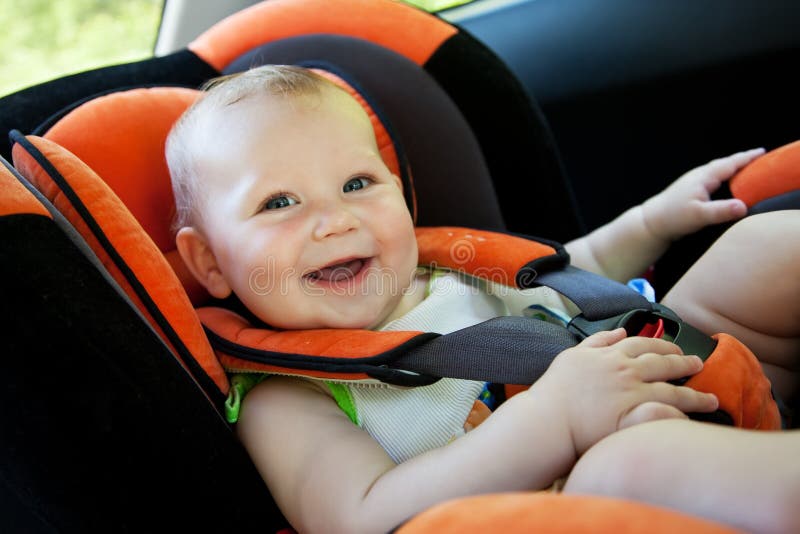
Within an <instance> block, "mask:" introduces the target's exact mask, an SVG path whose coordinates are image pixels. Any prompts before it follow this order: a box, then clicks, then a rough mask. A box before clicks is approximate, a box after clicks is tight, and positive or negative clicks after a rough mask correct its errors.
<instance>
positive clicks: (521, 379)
mask: <svg viewBox="0 0 800 534" xmlns="http://www.w3.org/2000/svg"><path fill="white" fill-rule="evenodd" d="M577 342H578V340H577V338H576V337H575V336H573V335H572V334H571V333H569V332H568V331H567V330H566V329H565V328H564V327H561V326H557V325H553V324H550V323H546V322H544V321H539V320H536V319H530V318H526V317H497V318H495V319H490V320H488V321H485V322H483V323H479V324H477V325H474V326H470V327H467V328H464V329H462V330H457V331H455V332H451V333H449V334H447V335H445V336H440V337H438V338H436V339H433V340H431V341H428V342H427V343H425V344H424V345H421V346H419V347H416V348H414V349H412V350H410V351H408V352H407V353H406V354H405V355H404V356H403V357H402V358H400V359H399V360H398V361H397V362H396V363H395V364H394V365H393V366H394V367H398V368H402V369H406V370H409V371H414V372H418V373H422V374H427V375H433V376H448V377H454V378H464V379H467V380H485V381H489V382H499V383H503V384H533V383H534V382H535V381H536V380H537V379H538V378H539V377H540V376H541V375H542V374H543V373H544V372H545V371H546V370H547V368H548V367H549V366H550V363H551V362H552V361H553V358H555V357H556V356H557V355H558V354H559V353H560V352H561V351H563V350H564V349H567V348H569V347H572V346H574V345H575V344H576V343H577Z"/></svg>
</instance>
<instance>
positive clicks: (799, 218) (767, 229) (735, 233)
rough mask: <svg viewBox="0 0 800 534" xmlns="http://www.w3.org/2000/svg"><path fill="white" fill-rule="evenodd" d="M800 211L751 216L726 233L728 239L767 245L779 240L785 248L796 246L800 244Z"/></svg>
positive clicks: (773, 212) (772, 212)
mask: <svg viewBox="0 0 800 534" xmlns="http://www.w3.org/2000/svg"><path fill="white" fill-rule="evenodd" d="M798 233H800V210H781V211H771V212H766V213H758V214H755V215H750V216H749V217H745V218H744V219H741V220H739V221H737V222H736V224H734V225H733V226H732V227H731V228H730V229H728V231H727V232H726V233H725V235H726V237H727V238H731V237H733V238H736V239H741V240H746V241H748V242H756V243H762V244H763V243H765V240H767V241H766V242H769V240H771V239H776V240H779V241H780V242H781V243H783V244H784V246H794V244H796V243H798V242H800V240H798V239H797V235H798Z"/></svg>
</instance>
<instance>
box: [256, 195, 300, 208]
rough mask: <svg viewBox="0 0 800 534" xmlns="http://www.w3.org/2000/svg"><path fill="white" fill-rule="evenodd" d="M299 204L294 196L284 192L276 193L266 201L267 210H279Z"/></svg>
mask: <svg viewBox="0 0 800 534" xmlns="http://www.w3.org/2000/svg"><path fill="white" fill-rule="evenodd" d="M294 204H297V201H296V200H295V199H293V198H292V197H289V196H286V195H285V194H283V193H280V194H278V195H275V196H274V197H272V198H270V199H269V200H267V201H266V202H265V203H264V209H265V210H279V209H282V208H288V207H289V206H292V205H294Z"/></svg>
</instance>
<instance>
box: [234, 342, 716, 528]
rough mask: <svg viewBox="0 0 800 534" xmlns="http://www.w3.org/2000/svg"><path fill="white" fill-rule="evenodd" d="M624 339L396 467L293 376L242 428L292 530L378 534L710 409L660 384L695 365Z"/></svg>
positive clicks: (266, 389) (582, 357)
mask: <svg viewBox="0 0 800 534" xmlns="http://www.w3.org/2000/svg"><path fill="white" fill-rule="evenodd" d="M623 337H624V331H622V330H618V331H615V332H604V333H601V334H597V335H595V336H592V337H591V338H588V339H587V340H585V341H584V342H583V343H582V344H581V345H578V346H577V347H575V348H573V349H569V350H567V351H564V352H563V353H561V354H560V355H559V356H558V357H557V358H556V359H555V361H554V364H553V366H552V367H551V369H550V370H548V372H547V373H545V375H544V376H543V377H542V378H541V379H540V380H539V381H538V382H537V383H536V384H535V385H534V386H532V387H531V388H530V389H529V390H528V391H526V392H523V393H521V394H519V395H517V396H515V397H512V398H511V399H509V400H508V401H507V402H506V403H504V404H503V405H502V406H501V407H500V408H499V409H498V410H497V411H496V412H495V414H493V415H492V416H491V417H490V418H489V419H488V420H486V421H485V422H484V423H483V424H482V425H480V426H479V427H478V428H476V429H475V430H473V431H471V432H469V433H468V434H467V435H466V436H464V437H462V438H460V439H458V440H456V441H454V442H453V443H451V444H450V445H447V446H446V447H443V448H440V449H435V450H432V451H429V452H428V453H425V454H422V455H420V456H417V457H415V458H413V459H411V460H409V461H407V462H404V463H402V464H400V465H395V464H394V462H392V460H391V459H390V458H389V456H388V455H387V454H386V452H385V451H384V450H383V449H382V448H381V447H380V446H379V445H378V443H377V442H375V441H374V440H373V439H372V438H371V437H370V436H369V435H368V434H367V433H366V432H365V431H363V430H362V429H360V428H359V427H357V426H355V425H353V424H352V423H351V422H350V421H349V419H348V418H347V417H346V416H345V415H344V413H343V412H342V411H341V410H340V409H339V408H338V407H337V406H336V404H335V402H334V401H333V400H332V399H331V398H330V397H329V396H328V395H327V394H326V393H324V392H323V390H322V389H321V388H319V387H317V386H316V385H314V384H311V383H308V382H304V381H301V380H297V379H291V378H280V377H276V378H271V379H269V380H266V381H265V382H262V384H260V385H259V386H258V387H256V388H255V389H254V390H253V391H252V392H250V394H249V395H248V397H247V399H246V401H245V403H244V407H243V412H242V417H241V419H240V422H239V427H238V431H239V435H240V437H241V439H242V441H243V443H244V445H245V447H246V448H247V449H248V451H249V453H250V455H251V457H252V458H253V460H254V462H255V464H256V466H257V467H258V469H259V471H260V473H261V474H262V476H263V477H264V479H265V481H266V482H267V484H268V486H269V488H270V490H271V491H272V494H273V496H274V497H275V499H276V501H277V502H278V504H279V506H280V507H281V509H282V510H283V512H284V514H285V515H286V517H287V519H289V521H290V522H291V523H292V525H293V526H294V527H295V528H296V529H297V530H299V531H301V532H383V531H387V530H389V529H391V528H393V527H394V526H396V525H397V524H399V523H401V522H402V521H404V520H405V519H407V518H408V517H410V516H413V515H414V514H416V513H418V512H420V511H421V510H424V509H425V508H428V507H430V506H432V505H433V504H436V503H439V502H442V501H444V500H446V499H449V498H454V497H459V496H464V495H473V494H478V493H487V492H492V491H511V490H526V489H541V488H544V487H547V486H549V485H550V484H551V483H552V482H553V481H554V480H555V479H557V478H559V477H561V476H563V475H565V474H567V473H568V472H569V470H570V469H571V468H572V466H573V464H574V463H575V461H576V460H577V457H578V456H579V455H580V454H581V453H583V452H584V451H585V450H586V449H587V448H588V447H590V446H591V445H592V444H593V443H595V442H596V441H597V440H599V439H600V438H602V437H604V436H605V435H607V434H609V433H611V432H613V431H615V430H617V429H618V428H621V427H624V426H630V425H632V424H636V423H639V422H643V421H647V420H652V419H659V418H665V417H680V416H682V413H681V411H710V410H714V409H715V408H716V404H717V403H716V399H715V398H714V397H713V396H711V395H707V394H702V393H698V392H695V391H693V390H691V389H689V388H683V387H676V386H672V385H668V384H666V383H664V382H658V381H660V380H669V379H672V378H677V377H679V376H684V375H688V374H693V373H695V372H697V371H699V369H700V368H701V366H702V363H701V362H700V361H699V359H696V358H687V357H683V356H679V355H678V354H679V349H678V348H677V347H675V346H674V345H672V344H671V343H667V342H666V341H663V340H653V339H647V338H627V339H622V338H623ZM621 339H622V341H620V340H621Z"/></svg>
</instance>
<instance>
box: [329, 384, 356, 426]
mask: <svg viewBox="0 0 800 534" xmlns="http://www.w3.org/2000/svg"><path fill="white" fill-rule="evenodd" d="M325 385H327V386H328V389H330V390H331V394H332V395H333V399H334V400H335V401H336V404H338V405H339V408H340V409H341V410H342V411H343V412H344V413H345V414H347V417H348V418H349V419H350V420H351V421H352V422H353V424H354V425H358V412H356V403H355V401H353V396H352V395H351V394H350V388H349V387H347V386H346V385H345V384H338V383H335V382H325Z"/></svg>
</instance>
